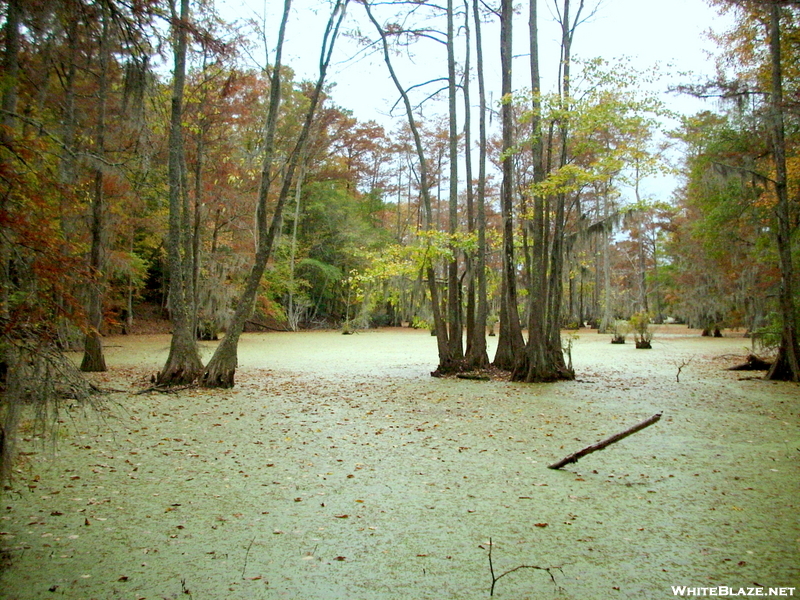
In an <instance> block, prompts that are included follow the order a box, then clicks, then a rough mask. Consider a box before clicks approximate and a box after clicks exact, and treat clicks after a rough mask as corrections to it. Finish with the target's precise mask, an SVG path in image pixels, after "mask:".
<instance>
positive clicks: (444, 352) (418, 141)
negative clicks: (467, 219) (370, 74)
mask: <svg viewBox="0 0 800 600" xmlns="http://www.w3.org/2000/svg"><path fill="white" fill-rule="evenodd" d="M364 8H365V9H366V11H367V16H368V17H369V20H370V21H371V22H372V24H373V26H374V27H375V30H376V31H377V32H378V35H379V36H380V38H381V44H382V47H383V59H384V63H385V64H386V68H387V69H388V71H389V75H390V77H391V78H392V81H393V82H394V85H395V88H397V91H398V93H399V94H400V97H401V98H402V100H403V106H404V107H405V109H406V117H407V119H408V126H409V129H410V130H411V135H412V137H413V139H414V148H415V150H416V153H417V160H418V161H419V186H420V197H421V199H422V204H423V208H424V210H425V217H426V219H425V221H426V222H425V229H426V230H430V229H432V228H433V210H432V207H431V196H430V189H429V183H428V181H429V171H428V161H427V158H426V156H425V150H424V149H423V147H422V138H421V137H420V134H419V128H418V127H417V123H416V120H415V119H414V109H413V107H412V106H411V100H410V99H409V97H408V93H407V92H406V90H405V88H404V87H403V86H402V84H401V83H400V80H399V79H398V77H397V73H396V72H395V70H394V66H393V65H392V59H391V54H390V52H389V42H388V40H387V37H386V32H385V31H384V29H383V27H381V25H380V23H378V21H377V20H376V19H375V16H374V15H373V14H372V10H371V8H370V5H369V2H364ZM424 271H425V279H426V281H427V284H428V291H429V293H430V295H431V310H432V312H433V324H434V332H435V333H436V347H437V350H438V353H439V368H437V370H436V371H434V372H433V374H434V375H436V374H438V373H439V372H441V371H440V369H443V370H444V371H448V370H450V365H451V364H452V358H451V354H450V344H449V342H448V331H447V323H446V321H445V319H444V317H443V315H442V307H441V304H440V301H439V290H438V287H437V284H436V273H435V271H434V268H433V263H432V262H431V260H430V259H428V260H426V265H425V267H424Z"/></svg>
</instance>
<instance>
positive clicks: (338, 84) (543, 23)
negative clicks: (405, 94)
mask: <svg viewBox="0 0 800 600" xmlns="http://www.w3.org/2000/svg"><path fill="white" fill-rule="evenodd" d="M558 4H562V2H561V0H558ZM282 5H283V2H282V1H281V0H219V10H220V12H221V13H222V14H223V15H224V17H225V18H226V19H229V20H234V19H249V18H256V19H258V20H259V21H261V22H262V23H263V24H264V28H265V29H266V36H267V44H268V45H269V44H273V45H274V41H275V38H276V37H277V28H278V24H279V18H280V12H281V9H282ZM456 5H457V8H458V7H463V1H462V2H461V3H459V2H456ZM573 5H577V2H573ZM586 5H587V7H586V9H585V10H589V9H590V8H593V7H597V10H596V12H595V14H594V15H593V16H591V17H590V18H589V19H588V20H587V21H586V22H584V23H582V24H581V25H580V26H579V27H578V29H577V32H576V34H575V43H574V47H573V54H574V56H576V57H578V58H587V59H588V58H593V57H596V56H602V57H603V58H605V59H607V60H609V61H614V60H616V59H619V58H623V57H624V58H626V59H627V60H628V61H629V64H630V65H631V66H632V67H633V68H635V69H637V70H642V71H645V70H648V69H650V68H653V67H654V66H655V65H656V64H658V65H659V69H660V71H661V73H662V78H661V80H660V81H659V82H658V83H656V84H653V86H654V87H653V88H652V89H654V90H655V91H657V92H659V93H663V94H664V100H665V102H667V103H668V106H669V107H670V108H671V109H673V110H676V111H679V112H682V113H686V114H690V113H694V112H697V111H699V110H703V109H706V108H710V109H713V108H714V106H713V105H710V104H707V103H703V102H702V101H699V100H696V99H692V98H688V97H685V96H678V95H676V94H672V93H669V94H668V93H667V92H666V90H667V89H668V88H669V87H670V86H674V85H677V84H679V83H690V82H696V81H699V80H702V79H704V78H709V77H711V76H712V75H713V73H714V59H713V54H714V53H715V52H716V46H715V44H714V42H713V41H711V40H709V39H708V37H707V35H706V32H707V31H709V30H714V31H717V32H720V31H722V30H724V29H726V28H727V26H728V24H729V22H730V21H729V19H727V18H721V17H720V16H719V15H718V14H717V12H716V11H715V10H714V9H712V8H711V7H709V6H708V5H707V4H706V2H705V1H704V0H601V1H600V3H599V6H598V3H597V1H596V0H587V2H586ZM329 6H330V4H329V3H328V2H324V1H319V0H293V3H292V11H293V12H292V18H291V21H290V23H289V25H288V29H287V43H286V46H285V48H284V60H283V62H284V63H285V64H287V65H289V66H291V67H292V68H293V69H294V70H295V72H296V74H297V77H298V78H306V79H315V78H316V75H317V64H318V59H319V44H320V40H321V36H322V31H323V29H324V26H325V22H326V20H327V18H328V16H329ZM516 6H517V11H518V14H517V16H516V17H515V21H514V50H515V55H516V59H515V64H514V69H515V71H514V87H515V89H519V90H522V89H525V88H527V87H529V84H528V76H529V67H528V56H527V52H528V48H527V44H528V41H527V10H528V5H527V2H523V3H518V4H517V5H516ZM376 13H377V14H378V19H379V20H381V19H382V18H383V19H387V18H388V15H389V13H388V12H386V11H385V9H384V10H383V11H381V9H378V10H376ZM553 15H554V3H553V0H539V22H540V25H539V29H540V31H539V35H540V53H541V68H542V76H543V87H545V88H548V87H550V88H552V87H553V86H554V85H555V80H556V77H557V70H558V51H559V41H560V31H559V28H558V26H557V24H556V23H555V19H554V16H553ZM462 19H463V17H457V24H459V22H460V20H462ZM442 21H443V19H442ZM439 26H440V27H442V26H443V25H439ZM345 28H346V29H347V30H349V31H351V32H352V31H354V30H359V31H360V32H361V33H363V34H364V35H365V36H368V37H370V38H373V39H374V37H375V32H374V30H373V28H372V26H371V25H370V23H369V22H368V21H367V19H366V17H365V14H364V9H363V7H362V6H361V5H359V4H358V3H355V2H353V3H351V5H350V6H349V8H348V17H347V20H346V24H345ZM472 35H473V39H474V32H473V34H472ZM483 42H484V54H485V62H486V77H487V87H488V91H489V94H490V100H491V101H492V102H493V104H494V105H495V106H494V107H495V108H496V104H497V102H498V100H499V97H500V68H499V67H500V65H499V63H500V61H499V25H498V24H497V23H496V21H495V22H493V23H487V24H486V25H485V26H484V30H483ZM273 50H274V48H272V47H270V56H272V52H273ZM263 54H264V52H263V50H261V56H262V57H263ZM394 60H395V68H396V69H397V70H398V73H399V76H400V77H401V79H402V81H403V82H404V84H405V85H406V86H412V85H415V84H419V83H422V82H424V81H428V80H432V79H435V78H438V77H445V76H446V62H445V61H446V58H445V50H444V46H441V45H439V44H436V43H433V42H424V43H420V44H418V45H417V46H415V47H413V48H411V49H410V50H409V51H408V52H406V53H403V54H398V55H396V56H395V57H394ZM472 65H473V68H474V65H475V56H474V52H473V56H472ZM328 81H329V82H330V83H333V84H335V86H334V87H333V91H332V99H333V101H334V103H336V104H337V105H339V106H341V107H343V108H346V109H349V110H351V111H352V112H353V114H354V116H355V117H356V118H358V119H359V120H361V121H368V120H375V121H378V122H379V123H381V124H382V125H384V126H385V127H386V129H387V130H389V131H391V130H392V129H394V128H395V127H396V126H397V125H396V123H399V119H402V118H403V117H404V115H403V114H402V112H401V110H400V107H399V106H398V107H397V108H395V111H394V112H393V113H391V114H390V111H391V107H392V105H393V104H394V103H395V102H396V101H397V99H398V94H397V92H396V90H395V88H394V85H393V84H392V82H391V80H390V79H389V76H388V73H387V71H386V67H385V66H384V64H383V61H382V56H381V55H380V54H377V53H375V52H373V53H368V52H365V51H364V50H363V49H361V48H360V46H359V45H358V44H357V43H356V41H355V40H354V39H352V38H351V37H347V38H342V39H340V40H339V42H338V43H337V49H336V52H335V54H334V64H333V65H332V69H331V72H330V75H329V79H328ZM443 85H444V83H443V82H442V83H439V84H431V85H430V86H428V87H426V88H421V89H419V90H416V95H417V99H418V100H419V101H421V100H422V99H423V98H424V97H426V96H427V95H428V94H430V93H432V92H433V91H434V90H435V89H436V88H437V87H439V86H443ZM545 91H548V90H547V89H545ZM472 98H473V104H477V84H476V83H474V84H473V90H472ZM461 108H462V107H461V105H460V106H459V109H461ZM444 110H446V98H445V97H444V95H442V97H441V99H440V100H439V102H438V103H437V102H434V103H433V104H430V103H429V104H428V105H427V106H426V107H425V108H424V110H423V113H424V114H425V116H426V117H433V116H435V115H436V114H437V113H439V114H441V113H442V112H443V111H444ZM392 117H395V118H394V119H393V118H392ZM675 184H676V181H675V179H674V178H666V179H664V178H662V179H661V180H658V181H655V180H654V181H651V182H650V184H649V187H650V189H645V190H644V191H645V193H646V194H648V195H650V196H657V197H658V198H657V199H659V200H667V199H668V197H669V194H670V192H671V189H672V188H673V187H674V186H675ZM645 187H647V186H645Z"/></svg>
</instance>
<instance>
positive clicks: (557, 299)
mask: <svg viewBox="0 0 800 600" xmlns="http://www.w3.org/2000/svg"><path fill="white" fill-rule="evenodd" d="M530 1H531V4H530V15H529V29H530V36H531V45H530V50H531V86H532V88H533V91H534V107H533V112H534V121H533V126H534V136H533V137H534V144H533V148H532V153H533V161H534V182H535V183H538V182H541V181H543V180H544V178H545V174H546V172H547V170H548V163H549V161H546V160H545V156H544V155H545V153H544V145H543V143H542V144H541V145H539V144H538V143H537V140H543V136H542V131H541V120H540V118H539V116H540V115H539V113H540V111H541V104H539V103H538V102H539V99H538V95H537V92H538V91H539V90H540V89H541V87H540V86H541V80H540V70H539V53H538V24H537V16H538V15H537V6H536V0H530ZM569 3H570V0H564V11H563V13H562V15H561V20H562V44H561V45H562V47H561V52H562V61H561V65H560V71H561V79H560V81H559V86H560V90H561V102H562V106H561V108H562V111H563V112H565V111H566V110H567V109H568V107H569V60H570V46H571V42H572V31H573V30H572V29H571V27H570V17H569ZM581 6H583V2H581ZM578 12H579V14H580V11H578ZM537 131H538V135H537ZM567 133H568V130H567V125H566V120H565V119H564V120H562V123H561V126H560V131H559V135H560V138H561V140H560V142H561V152H560V154H559V166H561V167H563V166H564V165H565V164H566V163H567ZM537 167H538V168H537ZM565 202H566V198H565V196H564V194H559V195H557V196H556V198H555V206H554V210H552V214H553V221H552V223H551V222H550V221H549V219H548V215H549V214H551V207H550V205H549V204H550V203H549V202H548V201H547V199H546V198H544V197H542V196H541V195H540V194H537V193H535V194H534V210H533V223H532V228H533V238H534V240H533V248H532V251H533V260H532V261H531V262H532V274H531V282H530V286H531V287H530V290H529V291H530V293H529V296H530V315H529V324H528V327H529V332H528V343H527V344H526V347H525V355H524V360H522V361H520V363H519V364H518V365H517V367H516V368H515V370H514V374H513V378H514V379H515V380H520V381H526V382H541V381H555V380H558V379H573V378H574V374H573V372H572V370H571V369H570V368H568V367H567V365H566V363H565V361H564V353H563V351H562V348H561V303H562V291H563V272H564V253H565V248H564V230H565V224H566V207H565ZM551 231H552V234H550V232H551Z"/></svg>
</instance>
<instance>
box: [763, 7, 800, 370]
mask: <svg viewBox="0 0 800 600" xmlns="http://www.w3.org/2000/svg"><path fill="white" fill-rule="evenodd" d="M780 4H781V3H780V2H778V1H777V0H773V1H772V2H771V3H770V27H769V34H770V42H769V49H770V58H771V61H772V94H771V98H770V116H771V124H772V147H773V156H774V159H775V194H776V196H777V197H778V203H777V205H776V207H775V212H776V215H775V216H776V220H777V227H776V234H777V236H776V237H777V242H778V257H779V264H780V270H781V282H780V308H781V318H782V320H783V326H782V331H781V345H780V347H779V348H778V356H777V358H776V359H775V362H774V364H773V365H772V368H770V370H769V372H768V373H767V379H778V380H783V381H800V344H798V337H797V330H798V327H797V307H796V306H795V299H794V292H795V283H794V265H793V263H792V214H791V208H790V204H789V192H788V186H787V181H786V179H787V175H786V139H785V134H784V119H783V72H782V67H781V6H780Z"/></svg>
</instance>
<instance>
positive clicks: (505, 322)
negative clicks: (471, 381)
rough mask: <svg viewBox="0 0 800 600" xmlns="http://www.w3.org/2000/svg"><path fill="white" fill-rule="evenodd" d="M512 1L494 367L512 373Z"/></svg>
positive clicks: (505, 25)
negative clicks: (501, 240) (497, 331)
mask: <svg viewBox="0 0 800 600" xmlns="http://www.w3.org/2000/svg"><path fill="white" fill-rule="evenodd" d="M513 12H514V6H513V2H512V0H502V2H501V3H500V64H501V70H502V82H501V88H502V90H501V91H502V94H503V104H502V107H501V109H500V110H501V113H500V114H501V120H502V138H503V150H502V152H503V156H504V158H503V182H502V187H501V190H500V209H501V215H502V219H503V253H502V259H503V264H502V277H501V286H500V336H499V338H498V340H497V352H496V353H495V357H494V365H495V366H496V367H499V368H501V369H506V370H509V371H510V370H513V369H515V368H516V366H517V364H518V362H519V361H520V359H521V356H522V351H523V349H524V347H525V340H524V339H523V337H522V327H521V326H520V322H519V310H518V308H517V282H516V261H515V260H514V163H513V160H512V158H511V156H510V152H511V148H512V146H513V144H514V126H513V113H512V110H511V109H512V105H511V85H512V83H511V70H512V68H511V64H512V60H513V55H512V45H511V41H512V18H513Z"/></svg>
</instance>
